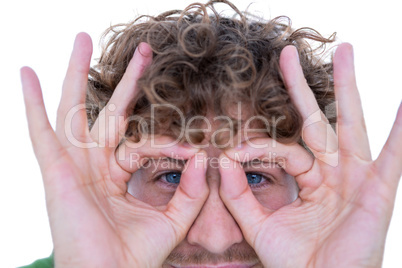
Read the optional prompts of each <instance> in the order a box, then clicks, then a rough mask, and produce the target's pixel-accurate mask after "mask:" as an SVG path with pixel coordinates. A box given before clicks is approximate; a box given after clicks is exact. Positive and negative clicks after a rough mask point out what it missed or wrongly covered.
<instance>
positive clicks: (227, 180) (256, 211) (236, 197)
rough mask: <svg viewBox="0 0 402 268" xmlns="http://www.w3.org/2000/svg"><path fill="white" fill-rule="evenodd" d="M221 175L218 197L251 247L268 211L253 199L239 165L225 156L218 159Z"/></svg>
mask: <svg viewBox="0 0 402 268" xmlns="http://www.w3.org/2000/svg"><path fill="white" fill-rule="evenodd" d="M219 161H220V163H221V164H220V165H219V172H220V175H221V186H220V190H219V193H220V196H221V198H222V200H223V202H224V203H225V206H226V207H227V208H228V210H229V212H230V214H232V216H233V217H234V219H235V220H236V222H237V224H238V225H239V227H240V229H241V231H242V233H243V235H244V238H245V239H246V241H247V242H248V243H249V244H250V245H251V246H253V245H255V240H256V237H257V234H258V232H259V230H261V229H262V228H261V226H262V224H263V222H264V221H265V219H266V218H267V217H268V216H269V214H270V211H269V210H268V209H267V208H264V207H263V206H262V205H261V204H260V202H258V200H257V199H256V198H255V196H254V194H253V193H252V191H251V189H250V187H249V185H248V183H247V178H246V175H245V172H244V169H243V168H242V166H241V164H239V163H238V162H235V161H232V159H230V158H228V157H227V156H226V155H224V154H222V155H221V156H220V157H219Z"/></svg>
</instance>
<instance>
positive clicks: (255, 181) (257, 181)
mask: <svg viewBox="0 0 402 268" xmlns="http://www.w3.org/2000/svg"><path fill="white" fill-rule="evenodd" d="M246 178H247V183H248V184H249V185H250V187H251V188H253V189H256V188H262V187H267V186H269V185H271V184H273V179H272V178H271V177H270V176H266V175H262V174H260V173H256V172H246Z"/></svg>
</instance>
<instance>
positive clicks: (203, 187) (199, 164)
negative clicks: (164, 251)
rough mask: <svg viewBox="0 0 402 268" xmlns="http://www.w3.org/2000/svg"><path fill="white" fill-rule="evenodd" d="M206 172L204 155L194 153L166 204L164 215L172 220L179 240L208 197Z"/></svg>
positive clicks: (182, 237)
mask: <svg viewBox="0 0 402 268" xmlns="http://www.w3.org/2000/svg"><path fill="white" fill-rule="evenodd" d="M206 170H207V155H206V153H205V152H204V151H201V152H198V153H196V154H195V155H194V156H193V157H192V158H190V159H189V160H188V162H187V165H186V167H185V169H184V172H183V173H182V176H181V179H180V184H179V186H178V187H177V189H176V192H175V194H174V196H173V198H172V199H171V200H170V202H169V203H168V204H167V207H166V211H165V215H166V216H167V217H168V218H169V219H171V220H172V222H173V228H174V229H175V233H176V234H179V237H178V238H179V240H182V239H184V237H185V236H186V234H187V232H188V230H189V229H190V227H191V225H192V224H193V222H194V221H195V219H196V218H197V216H198V214H199V213H200V210H201V208H202V206H203V205H204V203H205V200H206V199H207V197H208V194H209V188H208V185H207V181H206Z"/></svg>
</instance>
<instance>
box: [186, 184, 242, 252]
mask: <svg viewBox="0 0 402 268" xmlns="http://www.w3.org/2000/svg"><path fill="white" fill-rule="evenodd" d="M218 191H219V190H218V187H211V185H210V193H209V196H208V199H207V201H206V202H205V203H204V206H203V208H202V210H201V212H200V214H199V215H198V217H197V219H196V220H195V222H194V223H193V225H192V227H191V228H190V230H189V232H188V234H187V241H188V243H190V244H192V245H197V246H200V247H203V248H204V249H205V250H207V251H209V252H211V253H214V254H222V253H224V252H225V251H226V250H227V249H228V248H230V247H231V246H232V245H234V244H236V243H240V242H242V241H243V234H242V232H241V230H240V228H239V226H238V225H237V223H236V221H235V220H234V219H233V217H232V215H231V214H230V213H229V211H228V210H227V209H226V207H225V205H224V203H223V201H222V200H221V198H220V196H219V192H218Z"/></svg>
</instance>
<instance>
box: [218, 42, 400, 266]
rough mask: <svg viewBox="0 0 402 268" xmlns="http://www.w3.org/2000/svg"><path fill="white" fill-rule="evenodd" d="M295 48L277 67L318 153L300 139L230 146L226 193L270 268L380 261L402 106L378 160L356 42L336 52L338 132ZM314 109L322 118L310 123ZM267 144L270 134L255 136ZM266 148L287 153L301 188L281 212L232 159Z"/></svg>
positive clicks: (224, 171) (265, 152) (395, 178)
mask: <svg viewBox="0 0 402 268" xmlns="http://www.w3.org/2000/svg"><path fill="white" fill-rule="evenodd" d="M296 53H297V51H296V49H295V48H294V47H292V46H289V47H286V48H285V49H284V50H283V51H282V54H281V58H280V66H281V70H282V72H283V75H284V79H285V84H286V87H287V89H288V91H289V94H290V96H291V98H292V101H293V102H294V104H295V105H296V107H297V108H298V110H299V112H300V113H301V115H302V117H303V120H304V127H303V140H304V141H305V143H306V145H307V146H308V147H309V149H310V150H311V151H312V152H313V154H314V158H313V157H312V156H311V155H310V154H309V153H307V151H306V150H304V149H303V148H302V147H301V146H299V145H297V144H296V145H283V144H279V143H278V144H277V146H276V147H269V146H268V149H256V148H251V147H250V146H248V145H246V144H244V146H243V147H242V148H240V149H238V148H234V149H230V150H228V151H226V152H225V153H224V154H223V155H222V156H221V157H222V158H226V157H228V158H229V159H230V163H231V167H230V168H221V169H220V172H221V188H220V195H221V198H222V199H223V201H224V203H225V205H226V206H227V208H228V209H229V211H230V212H231V214H232V215H233V217H234V218H235V220H236V221H237V223H238V224H239V226H240V228H241V230H242V232H243V235H244V237H245V239H246V240H247V242H248V243H249V244H250V245H251V246H252V247H253V248H254V249H255V251H256V252H257V254H258V256H259V257H260V259H261V261H262V263H263V264H264V266H265V267H281V268H283V267H380V266H381V263H382V256H383V251H384V244H385V238H386V234H387V230H388V226H389V223H390V220H391V216H392V210H393V205H394V202H395V195H396V190H397V186H398V182H399V179H400V177H401V172H402V165H401V163H402V143H401V141H400V138H401V134H402V108H401V106H400V107H399V111H398V115H397V118H396V121H395V124H394V126H393V128H392V131H391V134H390V135H389V138H388V140H387V143H386V144H385V146H384V148H383V149H382V152H381V153H380V155H379V157H378V158H377V159H376V160H375V161H373V160H372V159H371V153H370V149H369V142H368V138H367V133H366V129H365V123H364V118H363V112H362V108H361V104H360V97H359V94H358V91H357V86H356V80H355V74H354V66H353V51H352V47H351V45H349V44H341V45H340V46H339V47H338V49H337V51H336V54H335V56H334V82H335V94H336V99H337V101H338V111H337V112H338V128H337V133H335V132H334V131H333V130H332V129H331V127H330V126H329V125H328V123H327V120H326V118H325V116H324V115H323V114H322V113H321V112H320V110H319V107H318V105H317V102H316V100H315V98H314V95H313V93H312V91H311V90H310V88H309V87H308V85H307V83H306V80H305V79H304V76H303V71H302V69H301V67H300V64H299V62H298V60H297V55H296ZM317 112H318V113H317ZM314 115H318V116H319V120H318V121H317V120H313V122H315V123H313V124H310V123H311V121H310V123H309V120H311V118H312V117H313V116H314ZM269 142H272V140H270V139H265V138H263V139H256V140H254V141H253V143H259V144H264V143H265V144H267V143H268V144H269ZM269 151H270V152H271V153H272V152H275V153H276V154H277V155H278V157H282V158H283V159H285V161H286V163H285V167H284V169H285V171H286V172H287V173H289V174H290V175H292V176H294V177H295V179H296V181H297V183H298V185H299V188H300V192H299V196H298V198H297V199H296V200H295V201H294V202H293V203H291V204H289V205H287V206H284V207H281V208H280V209H278V210H276V211H273V210H270V209H268V208H266V207H263V206H262V205H261V204H260V203H259V202H258V201H257V199H256V198H255V197H254V195H253V193H252V191H251V190H250V188H249V186H248V184H247V179H246V177H245V173H244V170H243V168H242V167H241V165H238V164H237V165H236V163H237V162H235V157H234V156H235V154H238V157H239V155H240V159H242V156H244V155H245V154H246V153H248V154H249V155H250V158H253V157H255V158H263V157H269V155H270V154H269V153H270V152H269ZM271 155H272V154H271ZM237 159H239V158H237ZM225 161H227V160H225ZM221 166H222V165H221Z"/></svg>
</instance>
